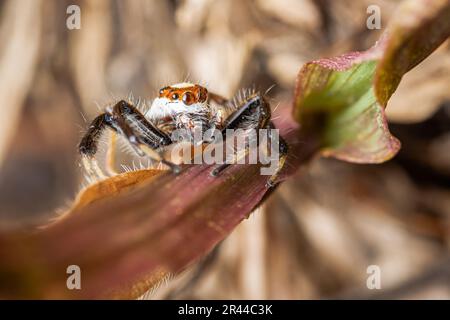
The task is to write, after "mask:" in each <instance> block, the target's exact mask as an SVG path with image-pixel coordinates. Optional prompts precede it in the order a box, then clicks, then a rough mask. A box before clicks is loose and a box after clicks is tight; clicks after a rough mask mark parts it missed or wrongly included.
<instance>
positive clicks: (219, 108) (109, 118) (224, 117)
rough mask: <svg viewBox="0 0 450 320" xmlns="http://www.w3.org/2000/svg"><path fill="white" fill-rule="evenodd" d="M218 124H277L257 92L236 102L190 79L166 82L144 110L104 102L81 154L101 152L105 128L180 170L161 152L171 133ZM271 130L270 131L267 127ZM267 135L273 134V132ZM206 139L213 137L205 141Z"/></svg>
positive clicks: (218, 168) (283, 150)
mask: <svg viewBox="0 0 450 320" xmlns="http://www.w3.org/2000/svg"><path fill="white" fill-rule="evenodd" d="M199 126H201V127H200V128H202V131H203V132H204V131H206V130H207V129H211V128H214V129H218V130H219V131H220V132H221V133H222V135H223V136H225V132H226V130H227V129H235V130H236V129H243V131H241V132H244V134H245V132H247V131H246V130H247V129H256V130H258V129H273V128H275V126H274V125H273V123H272V121H271V111H270V105H269V103H268V102H267V101H266V99H265V98H264V97H263V95H261V94H259V93H257V92H249V93H247V94H245V95H244V96H242V95H241V96H240V98H239V99H237V101H236V100H235V101H234V102H233V101H231V100H227V99H225V98H224V97H222V96H220V95H217V94H215V93H212V92H208V90H207V89H206V88H205V87H203V86H200V85H198V84H192V83H179V84H174V85H171V86H166V87H163V88H161V89H160V90H159V96H158V97H157V98H155V99H154V100H153V103H152V104H151V107H150V108H149V109H148V111H147V112H141V111H140V110H139V109H138V108H137V107H136V106H134V105H133V104H132V103H131V102H128V101H125V100H120V101H119V102H117V103H115V104H114V105H112V106H109V107H107V108H106V110H105V112H104V113H102V114H100V115H98V116H97V117H96V118H95V119H94V120H93V121H92V123H91V124H90V126H89V128H88V130H87V132H86V134H85V135H84V136H83V138H82V140H81V142H80V144H79V152H80V154H81V155H82V158H83V160H92V159H93V158H94V156H95V154H96V152H97V145H98V141H99V137H100V135H101V133H102V131H103V130H104V129H105V128H109V129H111V130H112V131H113V132H115V133H117V134H119V135H121V136H123V137H124V138H125V139H126V140H127V141H128V143H129V144H130V145H131V147H132V148H133V149H134V151H135V152H136V153H137V154H138V155H139V156H146V155H147V156H149V157H150V158H151V159H153V160H157V161H160V162H161V163H163V164H165V165H167V166H169V168H170V169H171V171H172V172H174V173H178V172H179V171H180V167H179V166H178V165H177V164H175V163H173V162H171V161H168V160H166V159H164V157H163V156H162V150H164V148H166V147H168V146H169V145H171V144H173V143H176V142H177V141H172V138H171V133H172V132H173V131H174V130H175V129H177V128H182V129H185V130H187V131H188V132H191V133H193V132H194V131H195V130H196V129H198V128H199ZM269 132H270V131H269ZM269 138H271V137H270V136H269ZM202 142H205V143H208V142H211V141H202ZM287 151H288V146H287V143H286V142H285V141H284V140H283V139H282V138H281V137H280V139H279V164H278V168H277V170H276V172H275V173H274V174H273V175H272V176H271V177H270V179H269V180H268V182H267V185H268V187H272V186H274V184H275V180H276V178H277V174H278V172H279V171H280V170H281V168H282V167H283V165H284V162H285V159H286V156H287ZM229 165H230V163H225V164H219V165H215V167H214V169H213V170H212V171H211V175H213V176H217V175H219V174H220V173H221V172H222V171H223V170H224V169H226V168H227V167H228V166H229Z"/></svg>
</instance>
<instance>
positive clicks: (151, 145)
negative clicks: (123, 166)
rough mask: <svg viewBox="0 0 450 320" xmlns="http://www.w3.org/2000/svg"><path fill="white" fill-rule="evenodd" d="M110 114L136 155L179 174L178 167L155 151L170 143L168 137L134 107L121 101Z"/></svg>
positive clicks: (114, 124)
mask: <svg viewBox="0 0 450 320" xmlns="http://www.w3.org/2000/svg"><path fill="white" fill-rule="evenodd" d="M110 112H111V115H112V118H113V126H115V127H116V129H117V130H118V131H119V132H121V133H122V134H123V135H124V136H125V137H126V138H127V140H128V142H129V143H130V144H131V146H132V147H133V148H134V150H135V151H136V153H137V154H138V155H140V156H149V157H150V158H152V159H154V160H157V161H160V162H161V163H163V164H165V165H167V166H168V167H169V168H170V169H171V171H172V172H174V173H178V172H180V170H181V169H180V167H179V166H178V165H176V164H174V163H172V162H170V161H167V160H166V159H164V158H163V157H162V155H161V153H159V152H158V151H157V149H158V148H160V147H164V146H168V145H169V144H171V143H172V140H171V139H170V137H169V136H168V135H167V134H165V133H164V132H162V131H161V130H160V129H158V128H157V127H156V126H155V125H153V124H152V123H151V122H150V121H148V120H147V118H145V116H144V115H143V114H142V113H141V112H140V111H139V110H138V109H137V108H136V107H135V106H133V105H132V104H130V103H128V102H126V101H124V100H121V101H119V102H118V103H116V104H115V105H114V106H113V108H112V110H111V111H110ZM143 147H147V148H143Z"/></svg>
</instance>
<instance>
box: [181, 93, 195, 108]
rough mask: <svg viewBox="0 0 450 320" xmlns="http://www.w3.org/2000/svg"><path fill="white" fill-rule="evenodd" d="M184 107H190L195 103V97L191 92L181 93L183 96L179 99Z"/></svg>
mask: <svg viewBox="0 0 450 320" xmlns="http://www.w3.org/2000/svg"><path fill="white" fill-rule="evenodd" d="M181 99H182V100H183V102H184V104H185V105H188V106H189V105H191V104H193V103H194V102H195V97H194V95H193V94H192V93H191V92H185V93H183V96H182V97H181Z"/></svg>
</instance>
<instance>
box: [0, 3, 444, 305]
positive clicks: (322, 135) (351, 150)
mask: <svg viewBox="0 0 450 320" xmlns="http://www.w3.org/2000/svg"><path fill="white" fill-rule="evenodd" d="M408 6H411V7H408ZM449 7H450V6H449V4H448V2H447V1H425V0H424V1H409V2H407V6H405V7H403V8H402V9H401V11H400V12H399V14H398V16H397V18H396V20H397V21H394V23H393V27H391V29H390V30H391V31H389V33H387V34H386V35H385V36H384V37H383V39H382V40H381V41H380V42H379V43H378V45H377V46H375V47H374V48H373V49H371V50H369V51H367V52H364V53H351V54H347V55H344V56H341V57H338V58H333V59H323V60H319V61H315V62H311V63H308V64H306V65H305V66H304V67H303V69H302V71H301V72H300V75H299V79H298V86H297V93H296V98H295V117H296V119H297V120H298V121H300V123H301V127H300V128H299V126H298V124H297V123H296V122H294V121H292V119H290V117H289V116H288V114H285V116H284V117H280V119H279V120H278V121H277V123H276V125H277V127H278V128H280V133H281V135H283V136H284V137H285V139H286V141H287V142H288V144H289V145H290V151H289V157H288V160H287V165H286V170H284V174H283V176H282V177H281V178H282V179H284V178H286V177H287V176H289V175H290V174H292V173H293V172H295V171H296V169H297V168H298V167H299V166H300V165H301V164H302V163H305V162H306V161H307V160H309V159H310V158H311V157H313V156H314V155H315V154H316V153H317V151H318V150H319V149H320V148H322V150H323V152H325V153H328V154H329V155H333V156H336V157H339V158H342V159H346V160H351V161H359V162H380V161H383V160H386V159H388V158H390V157H391V156H393V155H394V154H395V152H396V151H397V150H398V148H399V143H398V141H397V140H396V139H395V138H393V137H392V136H391V135H390V133H389V131H388V129H387V125H386V121H385V118H384V109H383V108H384V107H385V105H386V103H387V100H388V98H389V97H390V95H391V94H392V92H393V91H394V90H395V88H396V86H397V85H398V81H399V80H400V79H401V76H402V75H403V74H404V73H405V72H407V71H408V70H409V69H410V68H412V67H413V66H415V65H416V64H417V63H419V62H420V61H421V60H422V59H424V58H425V57H426V56H427V55H428V54H430V53H431V52H432V51H433V50H434V49H435V48H436V47H437V46H438V45H439V43H441V42H442V41H444V39H445V38H446V37H447V36H448V32H449V25H448V23H449V21H450V19H449ZM405 8H406V9H405ZM411 8H412V9H411ZM413 9H414V10H413ZM410 11H412V12H410ZM402 21H405V23H404V24H403V22H402ZM400 60H401V61H400ZM284 109H285V111H289V112H290V110H289V109H287V108H284ZM282 115H283V114H282ZM211 168H212V166H210V165H206V164H204V165H189V166H188V165H186V166H184V168H183V170H182V172H181V173H180V174H179V175H177V176H174V175H173V174H171V173H169V172H166V173H161V174H155V172H153V171H138V172H136V173H125V174H122V175H119V176H116V177H114V178H111V179H109V180H106V181H103V182H100V183H99V184H96V185H94V186H91V187H90V188H89V189H87V190H85V191H84V193H83V194H81V195H80V196H79V197H78V201H77V203H76V204H75V205H74V208H73V209H72V210H71V211H70V212H69V214H67V215H66V216H65V217H64V218H62V219H60V220H58V221H57V222H56V223H54V224H52V225H51V226H49V227H48V228H46V229H44V230H40V231H38V232H36V233H33V234H29V233H25V232H22V233H20V232H19V233H18V232H14V233H8V234H0V261H1V263H0V284H1V285H0V296H2V297H9V298H12V297H15V298H102V297H121V298H124V297H125V298H133V297H137V296H139V295H140V294H142V293H143V292H144V291H145V290H147V289H148V288H149V287H152V286H154V285H155V284H156V283H157V282H158V281H160V280H161V279H162V278H164V277H166V276H167V275H169V274H174V273H178V272H180V271H181V270H183V269H185V268H186V267H187V266H189V265H190V264H192V263H193V262H195V261H196V260H197V259H198V258H200V257H202V256H204V255H205V254H206V253H208V252H209V251H210V250H211V249H212V248H213V247H214V246H215V245H216V244H217V243H218V242H220V241H221V240H223V239H224V238H225V237H226V236H227V235H228V234H229V233H230V232H231V231H232V230H233V229H234V228H235V227H236V226H237V225H238V224H239V223H240V222H241V221H242V220H243V219H245V218H246V217H247V216H248V215H249V213H250V212H252V210H253V209H254V208H255V207H257V206H258V205H259V204H260V203H261V201H262V200H263V199H264V198H265V197H266V196H267V195H268V194H269V193H270V192H271V191H272V189H267V188H266V187H265V184H266V182H267V180H268V176H263V175H261V174H260V170H259V169H260V165H233V166H232V167H230V168H229V169H227V170H226V171H225V172H224V173H223V174H222V175H220V176H219V177H216V178H214V177H211V176H210V171H211ZM70 265H78V266H79V267H80V268H81V285H82V289H81V290H68V289H67V286H66V281H67V276H68V275H67V273H66V270H67V267H68V266H70Z"/></svg>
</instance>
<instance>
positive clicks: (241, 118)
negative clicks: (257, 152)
mask: <svg viewBox="0 0 450 320" xmlns="http://www.w3.org/2000/svg"><path fill="white" fill-rule="evenodd" d="M270 117H271V113H270V106H269V104H268V103H267V102H266V101H265V99H264V98H263V97H262V96H260V95H254V96H252V97H250V98H248V99H247V100H246V101H245V103H244V104H243V106H242V107H241V108H239V109H238V110H236V111H235V112H234V113H232V114H231V115H230V116H229V117H228V118H227V119H226V121H225V126H224V128H223V130H222V135H223V136H224V138H225V134H226V130H227V129H244V130H245V129H262V128H264V129H268V134H269V136H268V138H269V140H270V141H271V142H272V138H273V137H272V131H271V130H270V129H274V128H275V126H274V125H273V123H272V122H271V121H270ZM257 146H258V147H259V146H260V141H259V139H258V140H257ZM249 148H250V147H249V145H246V147H245V150H244V153H243V154H242V155H236V154H235V155H234V156H233V160H234V161H236V160H237V159H240V158H241V157H243V156H246V155H247V154H248V153H249ZM287 152H288V145H287V143H286V142H285V141H284V139H283V138H282V137H281V136H280V137H279V159H278V160H279V161H278V166H277V169H276V171H275V173H274V174H273V175H272V176H271V177H270V178H269V180H268V181H267V184H266V185H267V187H273V186H274V185H275V184H276V180H277V178H278V175H279V172H280V171H281V169H282V168H283V166H284V163H285V161H286V157H287ZM230 164H231V163H225V164H221V165H218V166H216V167H215V168H214V169H213V170H212V171H211V174H212V175H213V176H217V175H219V174H220V173H221V172H222V171H224V170H225V169H226V168H227V167H229V166H230Z"/></svg>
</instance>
